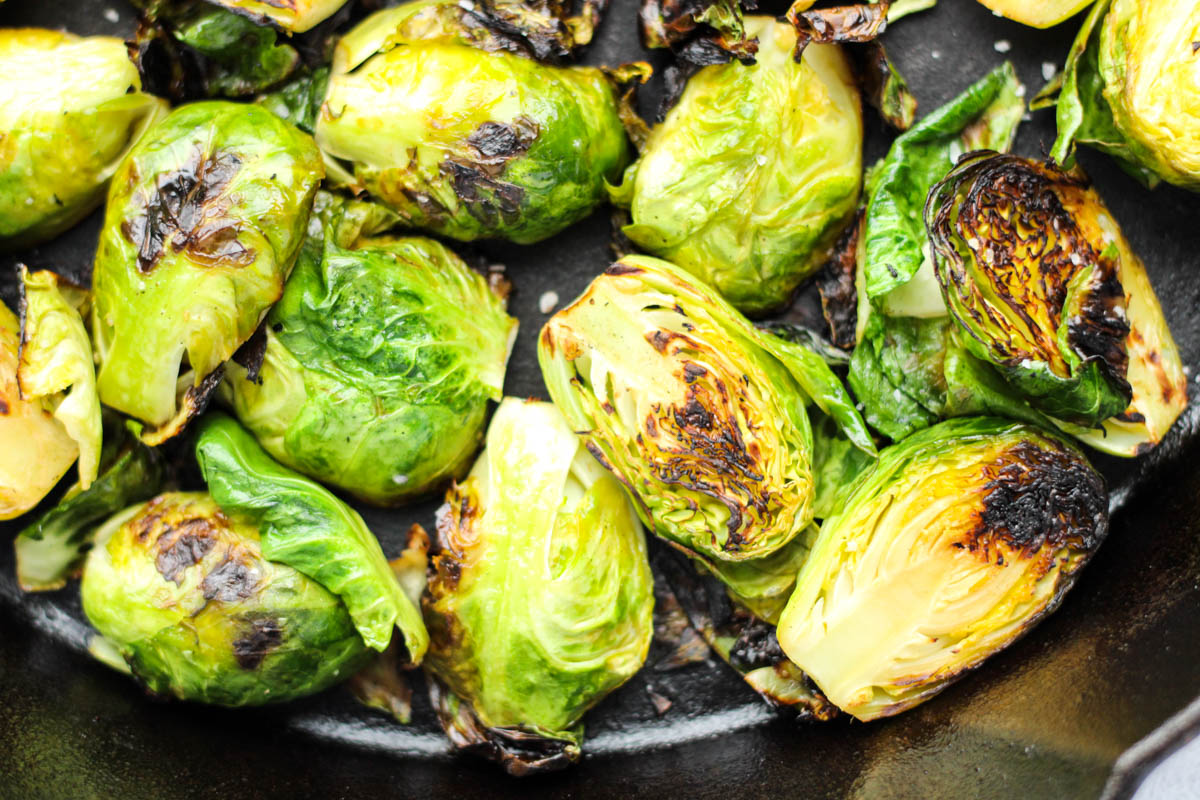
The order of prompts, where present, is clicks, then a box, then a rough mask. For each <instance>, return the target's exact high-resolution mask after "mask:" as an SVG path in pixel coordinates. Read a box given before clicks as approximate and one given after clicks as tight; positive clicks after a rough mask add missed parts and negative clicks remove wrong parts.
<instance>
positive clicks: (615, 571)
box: [425, 398, 654, 743]
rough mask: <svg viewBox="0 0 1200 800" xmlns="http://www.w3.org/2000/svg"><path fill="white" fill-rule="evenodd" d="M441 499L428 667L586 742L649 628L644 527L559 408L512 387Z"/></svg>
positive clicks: (641, 652)
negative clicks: (595, 713) (478, 448)
mask: <svg viewBox="0 0 1200 800" xmlns="http://www.w3.org/2000/svg"><path fill="white" fill-rule="evenodd" d="M446 500H447V504H448V505H446V506H443V507H442V510H441V511H439V523H438V538H439V542H440V545H441V552H440V554H438V555H437V556H436V557H435V559H434V565H435V570H436V574H435V575H434V576H432V577H431V579H430V582H429V593H428V595H427V601H426V605H425V612H426V617H427V619H428V620H429V624H430V630H431V634H432V641H431V645H430V649H429V657H428V659H427V660H426V667H427V668H428V669H429V670H430V671H431V672H432V673H433V674H434V675H436V676H437V677H438V678H440V679H441V680H442V681H443V682H445V683H446V684H447V685H448V686H450V688H451V689H452V690H453V691H454V693H455V694H456V695H458V696H459V697H460V698H462V699H463V700H467V701H469V702H470V703H471V705H472V707H473V709H474V711H475V713H476V714H477V715H478V716H479V718H480V719H481V720H482V721H483V722H484V724H486V725H487V726H489V727H519V728H522V729H525V730H529V731H533V732H535V733H537V734H539V735H541V736H546V737H550V738H562V739H568V740H572V741H575V742H576V743H578V740H579V735H580V731H579V729H578V728H577V725H578V723H579V721H580V719H581V718H582V716H583V714H584V712H586V711H587V710H588V709H589V708H591V707H592V706H593V705H595V704H596V703H597V702H599V701H600V700H601V699H602V698H603V697H604V696H606V695H607V694H608V693H609V692H611V691H613V690H614V689H616V688H617V687H618V686H620V685H621V684H623V683H624V682H625V681H627V680H628V679H629V678H630V677H632V676H633V674H634V673H636V672H637V671H638V670H639V669H640V668H641V666H642V664H643V663H644V662H645V659H646V654H647V652H648V649H649V646H650V641H651V639H652V638H653V618H652V611H653V606H654V592H653V577H652V576H651V574H650V565H649V563H648V561H647V556H646V544H645V538H644V536H643V534H642V529H641V525H639V524H638V521H637V515H636V513H635V511H634V508H633V505H632V503H631V502H630V501H629V498H628V497H627V496H626V495H625V492H624V491H623V489H622V488H621V485H620V483H618V482H617V480H616V479H615V478H613V477H612V476H611V475H609V474H608V473H607V472H605V471H604V469H603V468H602V467H600V465H599V464H597V463H596V461H595V459H593V458H592V456H591V455H590V454H589V453H588V452H587V450H586V449H585V448H584V447H583V443H582V442H581V441H580V439H579V437H578V436H576V435H575V433H574V432H573V431H572V430H571V427H570V425H568V423H567V421H566V419H564V417H563V415H562V414H561V412H559V411H558V409H557V408H556V407H555V406H554V405H552V404H550V403H546V402H541V401H523V400H518V399H515V398H506V399H505V400H504V401H503V402H502V403H501V404H500V408H499V409H497V411H496V414H495V416H494V418H493V420H492V424H491V426H490V427H489V428H488V435H487V446H486V448H485V449H484V451H483V453H481V454H480V456H479V459H478V461H476V463H475V466H474V467H473V468H472V470H471V475H470V477H469V478H467V480H466V481H465V482H464V483H462V484H461V485H456V486H455V487H454V488H453V489H451V490H450V492H449V493H448V494H447V498H446Z"/></svg>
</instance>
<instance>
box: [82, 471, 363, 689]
mask: <svg viewBox="0 0 1200 800" xmlns="http://www.w3.org/2000/svg"><path fill="white" fill-rule="evenodd" d="M81 594H82V597H83V610H84V613H85V614H87V617H88V619H89V620H90V621H91V623H92V624H93V625H94V626H95V627H96V629H97V630H98V631H100V633H101V634H102V635H103V636H104V637H105V639H106V640H108V641H109V642H111V643H112V644H113V645H114V646H115V647H116V649H117V652H118V653H119V654H120V655H121V656H122V657H123V658H124V660H125V661H126V663H127V664H128V666H129V668H130V670H131V671H132V672H133V674H134V676H135V677H137V678H138V679H139V680H140V681H141V682H143V683H144V684H145V685H146V687H147V688H148V689H149V690H150V691H152V692H155V693H157V694H163V695H174V696H176V697H179V698H181V699H184V700H195V701H199V702H203V703H214V704H218V705H227V706H240V705H260V704H263V703H272V702H282V701H285V700H290V699H293V698H296V697H301V696H303V695H307V694H312V693H313V692H317V691H320V690H321V689H324V688H326V687H327V686H330V685H332V684H334V683H336V682H337V681H339V680H341V679H344V678H347V677H349V676H350V675H351V674H352V673H353V672H354V670H355V669H356V668H357V667H358V666H360V665H361V664H362V663H364V662H365V658H366V657H367V654H368V653H369V652H370V651H369V650H368V649H367V647H366V646H365V645H364V644H363V640H362V637H360V636H359V633H358V631H357V630H356V629H355V627H354V622H353V621H352V620H351V618H350V614H349V613H348V612H347V610H346V606H345V605H343V604H342V602H341V601H340V600H339V599H338V597H337V595H335V594H333V593H332V592H330V591H328V590H327V589H325V588H323V587H322V586H321V584H320V583H318V582H317V581H316V580H313V579H312V578H309V577H306V576H305V575H304V573H302V572H301V571H300V570H298V569H295V568H293V567H291V566H287V565H286V564H283V563H280V562H278V561H275V560H272V559H268V558H267V557H266V556H265V555H264V553H263V546H262V543H261V541H260V533H259V529H258V527H257V526H256V525H255V524H254V523H253V522H252V521H250V520H249V519H247V518H246V517H245V516H243V515H240V514H236V513H230V512H228V511H226V510H225V509H223V508H222V507H221V506H219V505H218V504H217V503H216V502H214V501H213V499H212V498H211V497H209V496H208V495H206V494H203V493H182V492H174V493H169V494H164V495H160V496H158V497H157V498H155V499H154V500H151V501H150V502H148V503H144V504H142V505H138V506H134V507H132V508H130V509H127V510H126V511H123V512H121V513H120V514H118V515H116V516H115V517H113V518H112V519H111V520H109V521H108V522H107V523H106V524H105V525H104V526H102V527H101V529H100V530H99V531H98V532H97V534H96V544H95V547H94V548H93V549H92V551H91V553H90V555H89V556H88V559H87V566H86V567H85V569H84V572H83V583H82V585H81Z"/></svg>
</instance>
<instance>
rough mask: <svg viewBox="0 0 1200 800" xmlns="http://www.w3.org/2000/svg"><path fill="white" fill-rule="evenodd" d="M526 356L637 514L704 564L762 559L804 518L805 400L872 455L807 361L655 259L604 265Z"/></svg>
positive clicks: (862, 432) (808, 500) (843, 401)
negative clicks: (532, 356)
mask: <svg viewBox="0 0 1200 800" xmlns="http://www.w3.org/2000/svg"><path fill="white" fill-rule="evenodd" d="M538 361H539V362H540V364H541V367H542V375H543V377H544V378H545V381H546V386H547V388H548V389H549V391H550V396H551V397H552V398H553V399H554V401H555V403H557V404H558V406H559V407H560V408H561V409H562V410H563V413H564V414H565V415H566V417H567V419H568V420H569V421H570V423H571V426H572V427H573V428H574V429H575V430H576V431H580V432H581V433H580V435H581V436H582V437H583V440H584V442H585V443H586V445H587V447H588V449H589V450H590V451H591V452H592V454H593V455H595V456H596V457H597V458H599V459H600V461H601V463H602V464H604V466H605V467H607V468H608V469H610V470H611V471H612V472H613V473H614V474H616V475H617V477H619V478H620V479H621V481H622V482H623V483H624V484H625V485H626V486H627V487H628V488H629V490H630V491H631V492H632V493H633V494H634V496H635V499H636V500H637V503H638V510H639V513H640V514H641V516H642V520H643V521H644V522H645V523H646V524H647V525H648V526H649V527H651V528H652V529H653V530H654V531H655V532H656V533H658V534H659V535H660V536H663V537H665V538H667V539H669V540H671V541H672V542H675V543H676V544H678V545H680V546H682V547H683V548H684V549H686V550H688V551H690V552H691V553H693V554H695V555H697V556H700V557H703V558H705V559H710V560H714V561H716V560H721V561H744V560H749V559H756V558H762V557H764V556H768V555H770V554H771V553H774V552H776V551H777V550H779V549H780V548H781V547H783V546H784V545H786V544H787V543H788V542H789V541H791V539H792V538H793V537H794V536H795V535H796V534H797V533H799V532H800V531H801V530H803V529H804V526H805V525H807V524H808V522H809V521H810V520H811V519H812V516H813V508H812V504H813V495H814V487H813V474H812V456H813V439H812V430H811V427H810V423H809V418H808V415H807V413H806V412H805V405H806V404H807V403H808V402H810V401H811V402H815V403H816V404H817V405H818V407H820V408H821V409H822V410H823V411H824V412H825V413H827V414H829V415H830V416H832V417H833V418H834V419H835V420H836V422H837V423H838V425H839V427H841V428H842V429H843V430H844V431H845V432H846V434H847V436H848V437H849V439H850V440H851V441H852V442H853V443H854V444H855V445H856V446H857V447H859V448H861V449H863V450H865V451H867V452H868V453H874V445H873V443H872V442H871V438H870V435H869V433H868V432H867V430H866V427H865V424H864V423H863V421H862V418H861V417H860V416H859V415H858V412H857V411H856V410H855V409H854V405H853V403H852V401H851V400H850V397H849V395H848V393H847V392H846V390H845V388H844V387H843V386H842V385H841V383H840V382H839V381H838V379H837V378H836V377H835V376H834V374H833V372H832V371H831V370H830V368H829V367H828V365H827V364H826V363H825V362H824V361H823V360H822V359H821V358H820V356H818V355H817V354H816V353H814V352H813V351H812V350H810V349H808V348H806V347H804V346H803V345H798V344H795V343H792V342H787V341H784V340H783V339H781V338H779V337H776V336H773V335H771V334H770V333H768V332H766V331H761V330H757V329H755V328H754V327H753V326H751V325H750V324H749V323H748V322H747V321H746V320H745V318H743V317H742V316H741V315H740V314H738V313H737V312H736V311H735V310H734V309H733V308H732V307H731V306H729V305H728V304H727V303H725V302H724V301H723V300H721V298H720V297H719V296H718V295H717V294H716V293H715V292H714V291H712V290H711V289H708V288H706V287H703V286H702V285H699V284H694V283H692V278H691V276H689V275H688V274H687V273H685V272H684V271H683V270H681V269H679V268H678V267H675V266H673V265H671V264H668V263H666V262H664V261H659V260H658V259H654V258H648V257H644V256H627V257H626V258H623V259H621V260H620V261H618V262H617V263H616V264H614V265H613V266H611V267H609V269H608V271H607V272H605V273H604V274H603V275H601V276H600V277H598V278H597V279H596V280H594V281H593V282H592V284H591V286H589V287H588V289H587V290H586V291H585V292H584V293H583V294H582V295H581V296H580V297H579V299H578V300H576V301H575V302H574V303H573V304H572V305H570V306H568V307H567V308H565V309H563V310H562V311H560V312H559V313H557V314H555V315H554V317H552V318H551V319H550V321H549V322H547V323H546V326H545V328H543V330H542V334H541V336H540V338H539V343H538Z"/></svg>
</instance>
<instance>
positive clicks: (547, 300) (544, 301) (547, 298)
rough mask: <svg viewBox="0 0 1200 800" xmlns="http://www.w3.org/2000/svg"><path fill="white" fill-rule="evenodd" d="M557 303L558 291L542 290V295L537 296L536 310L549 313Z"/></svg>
mask: <svg viewBox="0 0 1200 800" xmlns="http://www.w3.org/2000/svg"><path fill="white" fill-rule="evenodd" d="M556 305H558V292H554V291H550V292H542V296H541V297H539V298H538V311H541V312H542V313H543V314H549V313H550V312H551V311H553V310H554V307H555V306H556Z"/></svg>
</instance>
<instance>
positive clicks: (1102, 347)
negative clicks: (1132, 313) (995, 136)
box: [925, 151, 1131, 425]
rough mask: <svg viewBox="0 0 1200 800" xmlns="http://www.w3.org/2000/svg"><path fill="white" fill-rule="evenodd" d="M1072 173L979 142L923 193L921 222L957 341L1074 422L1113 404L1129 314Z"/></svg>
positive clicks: (1117, 406)
mask: <svg viewBox="0 0 1200 800" xmlns="http://www.w3.org/2000/svg"><path fill="white" fill-rule="evenodd" d="M1106 211H1107V209H1104V208H1103V206H1102V204H1101V203H1100V200H1099V198H1098V197H1097V196H1096V194H1095V192H1091V191H1090V190H1089V188H1088V185H1087V181H1086V179H1084V178H1083V177H1082V175H1081V174H1073V175H1072V174H1067V173H1064V172H1062V171H1061V170H1059V169H1057V168H1055V167H1054V166H1052V165H1040V164H1036V163H1034V162H1031V161H1028V160H1026V159H1023V158H1021V157H1019V156H1005V155H997V154H996V153H992V152H988V151H979V152H977V153H974V154H971V155H968V156H964V157H963V158H962V159H961V160H960V161H959V162H958V164H957V166H955V168H954V169H952V170H951V171H950V173H949V174H948V175H947V176H946V179H945V180H943V181H942V182H941V183H940V184H938V185H937V186H936V187H935V188H934V189H933V191H931V192H930V193H929V199H928V203H927V205H926V208H925V224H926V226H927V228H928V230H929V237H930V243H931V244H932V251H933V271H934V274H935V275H936V277H937V281H938V285H939V286H941V290H942V298H943V300H945V302H946V308H947V309H948V310H949V312H950V314H951V316H952V317H954V319H955V320H956V321H957V322H958V324H959V325H960V326H961V327H962V328H963V329H964V330H965V331H966V333H967V335H966V336H965V337H963V340H964V342H965V344H966V347H967V349H968V350H969V351H970V352H971V353H972V354H973V355H975V356H976V357H978V358H981V359H983V360H985V361H987V362H989V363H990V364H992V365H993V366H995V367H996V368H997V370H998V371H999V372H1000V373H1001V374H1002V375H1003V376H1004V378H1005V379H1006V380H1007V381H1008V382H1009V383H1010V384H1012V386H1013V387H1014V388H1016V389H1017V390H1018V391H1020V392H1021V393H1022V394H1023V395H1025V396H1026V397H1027V398H1029V401H1030V403H1032V404H1033V405H1034V406H1036V407H1038V408H1040V409H1041V410H1043V411H1045V412H1047V413H1049V414H1051V415H1052V416H1055V417H1059V418H1062V419H1065V420H1068V421H1071V422H1075V423H1078V424H1081V425H1089V424H1095V423H1097V422H1099V421H1101V420H1104V419H1107V418H1109V417H1111V416H1113V415H1114V414H1119V413H1120V412H1122V411H1124V410H1125V408H1126V406H1128V405H1129V401H1130V399H1131V390H1130V386H1129V382H1128V381H1127V380H1126V379H1125V372H1126V368H1127V364H1128V359H1127V356H1126V353H1125V338H1126V337H1127V336H1128V335H1129V323H1128V322H1127V317H1126V312H1125V292H1124V290H1123V289H1122V287H1121V284H1120V282H1119V281H1118V280H1117V264H1116V261H1117V258H1118V257H1119V256H1118V253H1117V249H1116V247H1115V245H1112V246H1107V247H1106V246H1105V245H1106V242H1105V240H1104V231H1102V230H1101V229H1100V228H1099V224H1098V223H1097V222H1096V217H1097V216H1098V215H1100V214H1102V213H1105V212H1106Z"/></svg>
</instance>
